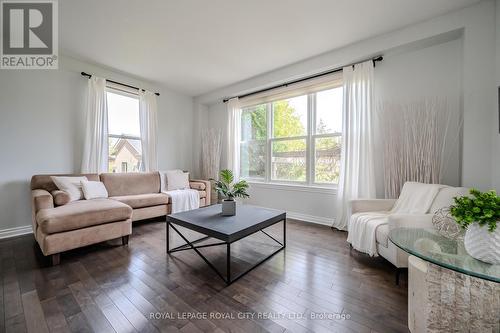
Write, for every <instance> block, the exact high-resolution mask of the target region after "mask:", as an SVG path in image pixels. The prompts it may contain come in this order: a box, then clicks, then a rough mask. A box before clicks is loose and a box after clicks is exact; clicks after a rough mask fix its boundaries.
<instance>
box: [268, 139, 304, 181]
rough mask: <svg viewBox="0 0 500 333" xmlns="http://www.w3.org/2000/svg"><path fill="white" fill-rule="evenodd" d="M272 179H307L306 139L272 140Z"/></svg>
mask: <svg viewBox="0 0 500 333" xmlns="http://www.w3.org/2000/svg"><path fill="white" fill-rule="evenodd" d="M271 179H272V180H288V181H300V182H305V181H306V140H305V139H296V140H280V141H273V142H272V156H271Z"/></svg>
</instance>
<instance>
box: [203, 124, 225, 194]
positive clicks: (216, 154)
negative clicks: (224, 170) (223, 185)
mask: <svg viewBox="0 0 500 333" xmlns="http://www.w3.org/2000/svg"><path fill="white" fill-rule="evenodd" d="M221 148H222V131H221V130H220V129H215V128H210V129H204V130H203V131H202V133H201V175H202V177H203V179H216V180H218V179H219V171H220V157H221ZM211 197H212V198H213V199H214V200H217V196H216V193H215V191H214V188H213V186H212V196H211Z"/></svg>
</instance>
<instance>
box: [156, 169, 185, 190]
mask: <svg viewBox="0 0 500 333" xmlns="http://www.w3.org/2000/svg"><path fill="white" fill-rule="evenodd" d="M158 172H159V173H160V192H163V191H166V190H167V188H168V186H167V183H168V180H167V172H177V173H183V172H184V171H182V170H179V169H175V170H165V171H158Z"/></svg>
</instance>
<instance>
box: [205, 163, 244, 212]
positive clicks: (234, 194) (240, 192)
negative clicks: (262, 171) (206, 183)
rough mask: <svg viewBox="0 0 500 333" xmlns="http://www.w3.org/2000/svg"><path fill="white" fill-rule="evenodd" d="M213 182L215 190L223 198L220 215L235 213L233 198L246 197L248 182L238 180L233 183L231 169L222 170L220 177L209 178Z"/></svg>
mask: <svg viewBox="0 0 500 333" xmlns="http://www.w3.org/2000/svg"><path fill="white" fill-rule="evenodd" d="M210 180H213V181H214V182H215V191H216V192H217V193H218V194H219V195H220V196H221V197H223V198H224V199H223V200H222V215H224V216H232V215H236V201H234V198H248V197H250V196H249V195H248V193H247V189H248V183H247V182H246V181H244V180H240V181H239V182H237V183H234V184H233V181H234V176H233V172H232V171H231V170H227V169H226V170H222V171H221V172H220V179H219V180H215V179H210Z"/></svg>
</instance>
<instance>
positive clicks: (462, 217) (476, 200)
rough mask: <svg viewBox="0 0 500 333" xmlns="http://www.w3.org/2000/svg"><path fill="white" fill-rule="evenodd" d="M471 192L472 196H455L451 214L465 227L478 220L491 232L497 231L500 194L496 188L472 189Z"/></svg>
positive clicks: (499, 214) (499, 213)
mask: <svg viewBox="0 0 500 333" xmlns="http://www.w3.org/2000/svg"><path fill="white" fill-rule="evenodd" d="M470 194H471V195H472V196H463V197H455V198H453V199H454V201H455V204H454V205H452V206H451V207H450V212H451V215H452V216H453V217H454V218H455V220H456V221H457V223H458V224H459V225H460V226H461V227H462V228H464V229H466V228H467V227H468V226H469V225H470V224H472V223H476V222H477V223H478V224H479V225H480V226H485V225H487V226H488V230H489V231H490V232H493V231H495V229H496V228H497V222H498V221H499V220H500V196H498V195H497V193H496V192H495V191H494V190H491V191H488V192H481V191H478V190H475V189H471V190H470Z"/></svg>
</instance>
